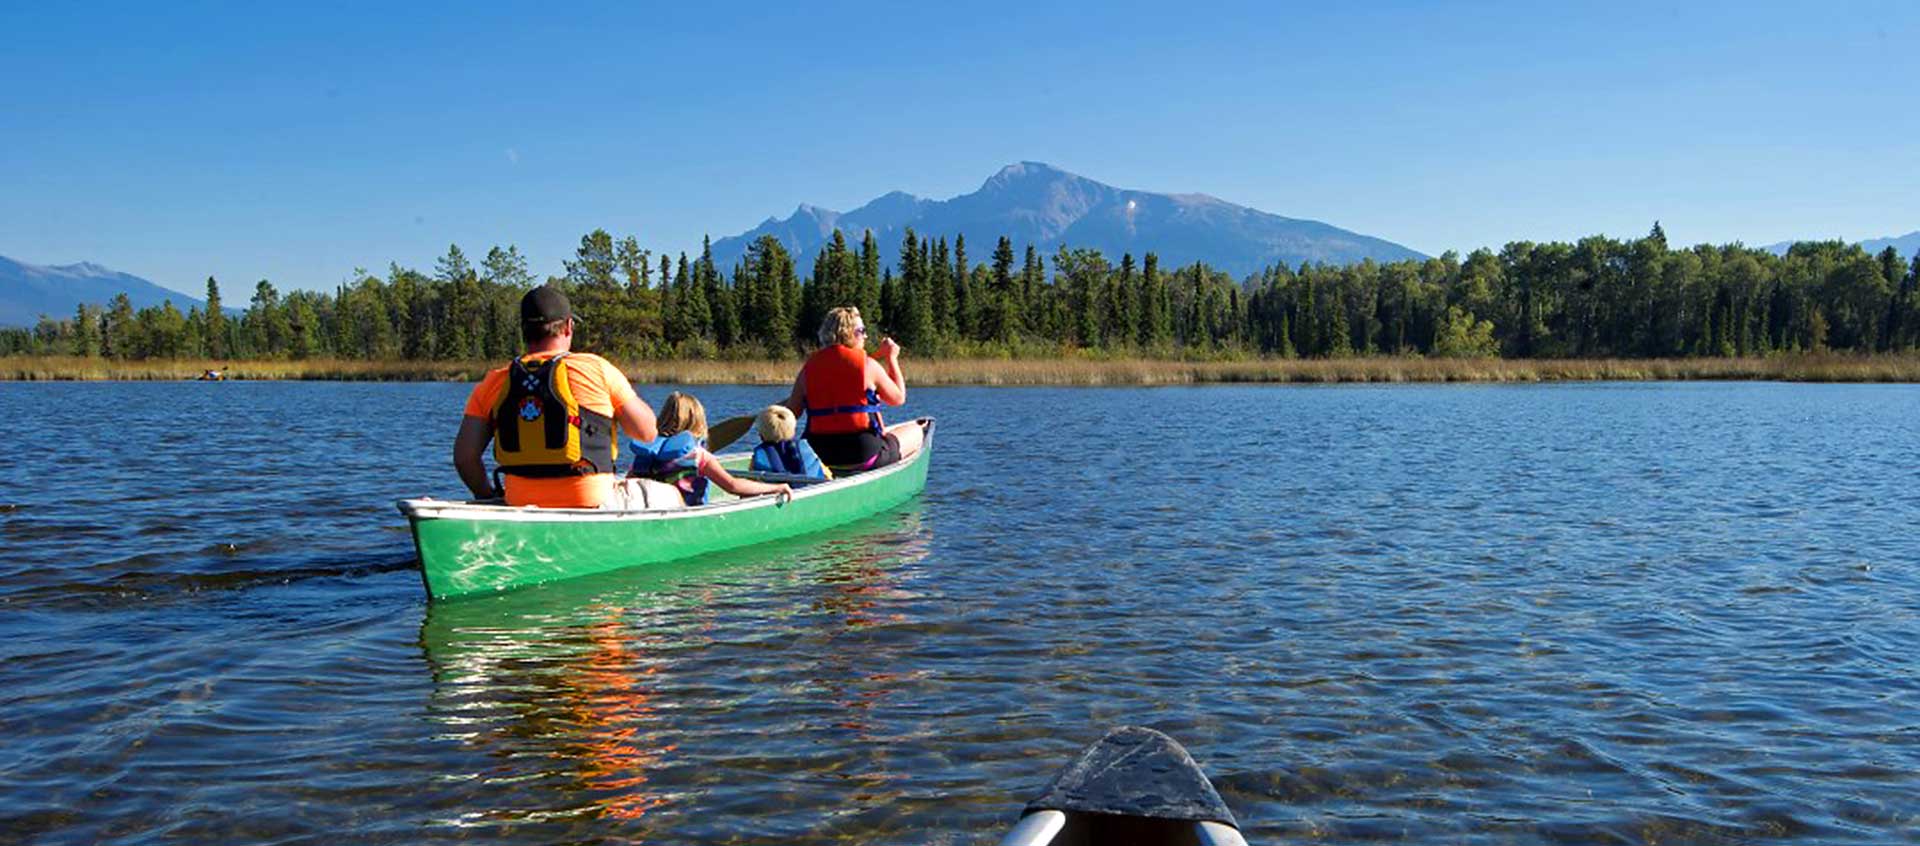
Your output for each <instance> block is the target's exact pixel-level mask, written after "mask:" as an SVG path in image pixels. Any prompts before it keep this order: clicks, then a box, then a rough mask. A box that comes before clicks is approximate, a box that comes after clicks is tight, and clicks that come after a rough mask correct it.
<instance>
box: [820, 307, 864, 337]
mask: <svg viewBox="0 0 1920 846" xmlns="http://www.w3.org/2000/svg"><path fill="white" fill-rule="evenodd" d="M860 327H861V320H860V310H859V309H857V308H854V307H853V306H841V307H839V308H836V309H830V310H828V311H827V316H826V317H824V318H822V319H821V320H820V346H823V347H825V346H831V345H833V344H840V345H842V346H848V347H857V346H860V336H859V335H857V334H854V333H855V332H856V331H858V330H859V329H860Z"/></svg>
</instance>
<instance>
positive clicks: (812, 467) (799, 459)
mask: <svg viewBox="0 0 1920 846" xmlns="http://www.w3.org/2000/svg"><path fill="white" fill-rule="evenodd" d="M749 469H751V470H755V471H758V472H761V473H785V474H787V475H789V476H807V477H809V478H814V479H825V478H826V477H827V469H826V468H825V467H823V466H821V464H820V456H818V455H815V454H814V452H813V447H811V446H808V445H807V442H806V441H803V440H801V439H799V438H794V439H792V440H788V441H761V442H760V445H759V446H757V447H754V448H753V464H752V465H750V466H749Z"/></svg>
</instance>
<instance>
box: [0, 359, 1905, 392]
mask: <svg viewBox="0 0 1920 846" xmlns="http://www.w3.org/2000/svg"><path fill="white" fill-rule="evenodd" d="M620 364H621V367H622V369H623V370H625V371H626V372H627V375H628V376H630V377H631V378H632V379H633V380H634V381H635V382H639V383H643V384H655V385H662V384H665V385H701V384H752V385H782V384H787V383H790V382H792V381H793V375H794V373H795V372H796V371H797V369H798V367H799V362H797V361H779V360H754V361H679V362H676V361H634V362H621V363H620ZM495 366H498V365H497V363H495V362H420V361H391V362H379V361H346V360H333V359H309V360H305V361H207V360H193V359H183V360H169V361H113V360H110V359H102V358H79V357H27V356H6V357H0V381H175V380H186V379H193V378H195V377H197V376H199V375H200V374H201V373H204V372H206V371H208V370H222V371H224V372H225V373H226V374H227V376H228V377H229V378H233V379H241V380H313V381H374V382H386V381H392V382H428V381H442V382H445V381H451V382H470V381H474V380H477V379H479V378H480V376H481V374H483V373H485V372H486V371H487V369H489V368H491V367H495ZM906 370H907V376H908V379H909V381H910V382H911V384H914V385H1116V386H1123V385H1195V384H1213V383H1239V384H1251V383H1273V384H1287V383H1310V384H1326V383H1340V382H1366V383H1400V382H1581V381H1663V380H1719V381H1746V380H1775V381H1788V382H1920V355H1877V356H1852V355H1834V354H1812V355H1775V356H1767V357H1755V358H1683V359H1611V358H1609V359H1452V358H1400V357H1381V356H1376V357H1360V358H1339V359H1247V360H1240V361H1172V360H1159V359H1095V358H1070V357H1063V358H1044V359H990V358H965V359H908V360H907V361H906Z"/></svg>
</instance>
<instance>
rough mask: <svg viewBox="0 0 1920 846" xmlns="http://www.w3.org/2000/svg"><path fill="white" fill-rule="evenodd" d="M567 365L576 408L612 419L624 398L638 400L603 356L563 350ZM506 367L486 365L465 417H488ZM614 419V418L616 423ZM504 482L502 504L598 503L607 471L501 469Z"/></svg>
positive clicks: (608, 487) (607, 485) (608, 480)
mask: <svg viewBox="0 0 1920 846" xmlns="http://www.w3.org/2000/svg"><path fill="white" fill-rule="evenodd" d="M551 357H552V356H549V355H536V356H534V357H533V359H532V360H533V361H535V362H541V361H546V360H547V359H548V358H551ZM561 366H563V367H565V368H567V386H568V387H569V388H571V389H572V390H573V399H574V401H575V402H577V403H580V407H581V408H586V409H590V410H593V411H597V412H600V413H601V414H605V415H607V416H608V417H614V418H616V420H617V419H618V415H616V414H615V413H614V412H616V411H618V410H619V409H620V408H621V407H622V406H625V405H626V404H627V403H629V402H639V401H640V395H639V394H636V393H634V391H633V385H632V384H631V383H629V382H628V381H627V375H626V374H625V373H621V372H620V368H618V367H614V366H613V364H612V363H611V362H609V361H607V360H606V359H604V358H601V357H599V356H597V355H594V354H592V353H568V354H567V360H566V361H564V362H562V363H561ZM508 369H509V368H508V367H497V368H494V369H492V370H489V371H487V375H486V377H485V378H483V379H481V380H480V384H478V385H475V386H473V393H470V394H468V395H467V410H466V414H467V416H468V417H478V418H481V419H482V420H486V421H488V423H489V424H491V423H492V421H493V407H494V406H495V405H497V404H498V403H499V402H500V393H501V392H502V391H503V390H505V389H506V384H507V370H508ZM617 425H618V424H617V423H616V426H617ZM614 437H615V450H616V451H617V450H618V449H619V447H618V443H619V440H618V439H619V433H617V432H616V433H615V435H614ZM503 477H504V481H505V484H506V487H507V490H506V494H507V504H508V505H538V506H541V507H543V508H599V507H600V503H602V502H605V501H606V500H607V494H608V493H611V492H612V491H613V474H612V473H594V474H591V475H587V476H561V477H559V478H554V479H529V478H526V477H523V476H515V475H513V474H511V473H507V474H503Z"/></svg>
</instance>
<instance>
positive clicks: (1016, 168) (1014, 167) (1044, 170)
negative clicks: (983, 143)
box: [981, 162, 1080, 188]
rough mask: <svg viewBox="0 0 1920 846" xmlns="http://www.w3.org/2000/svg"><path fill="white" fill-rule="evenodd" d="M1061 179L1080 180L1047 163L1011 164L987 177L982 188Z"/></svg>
mask: <svg viewBox="0 0 1920 846" xmlns="http://www.w3.org/2000/svg"><path fill="white" fill-rule="evenodd" d="M1061 177H1066V178H1069V179H1079V178H1080V177H1078V176H1075V175H1074V174H1071V173H1068V172H1066V171H1064V170H1061V169H1059V168H1057V167H1054V166H1053V165H1050V164H1047V163H1046V162H1014V163H1013V164H1010V165H1007V166H1006V167H1003V168H1001V169H1000V170H999V171H998V172H996V173H995V174H994V175H992V176H990V177H987V182H986V184H985V185H983V186H981V187H982V188H992V187H994V186H997V185H1010V184H1013V183H1016V182H1028V181H1040V180H1051V179H1059V178H1061Z"/></svg>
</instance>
